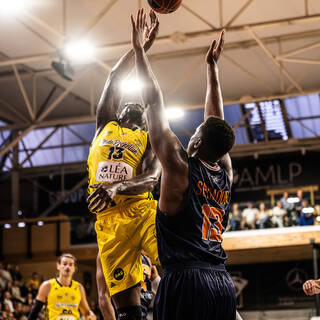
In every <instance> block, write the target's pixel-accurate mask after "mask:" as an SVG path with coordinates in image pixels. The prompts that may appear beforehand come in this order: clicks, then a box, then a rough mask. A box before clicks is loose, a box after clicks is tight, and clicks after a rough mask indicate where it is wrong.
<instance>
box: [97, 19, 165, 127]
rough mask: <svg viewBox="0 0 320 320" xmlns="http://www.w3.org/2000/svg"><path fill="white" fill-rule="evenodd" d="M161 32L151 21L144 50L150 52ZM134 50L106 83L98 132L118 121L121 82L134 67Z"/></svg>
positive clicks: (119, 62)
mask: <svg viewBox="0 0 320 320" xmlns="http://www.w3.org/2000/svg"><path fill="white" fill-rule="evenodd" d="M158 30H159V23H158V22H157V21H154V20H152V19H151V25H150V28H149V27H148V26H147V25H145V29H144V45H143V47H144V49H145V50H146V51H148V50H149V49H150V47H151V46H152V44H153V42H154V40H155V38H156V36H157V34H158ZM133 58H134V50H133V49H131V50H129V51H128V52H127V53H126V54H125V55H123V56H122V57H121V59H120V60H119V61H118V62H117V64H116V65H115V66H114V67H113V68H112V70H111V72H110V74H109V76H108V78H107V81H106V83H105V86H104V89H103V92H102V95H101V98H100V101H99V103H98V107H97V119H96V130H97V133H99V132H100V130H101V129H103V127H104V126H105V125H106V124H107V123H108V122H109V121H112V120H116V113H117V110H118V107H119V105H120V103H121V99H122V93H121V86H120V84H121V81H122V80H123V79H124V78H125V77H127V76H128V75H129V73H130V71H131V70H132V67H133V65H134V59H133Z"/></svg>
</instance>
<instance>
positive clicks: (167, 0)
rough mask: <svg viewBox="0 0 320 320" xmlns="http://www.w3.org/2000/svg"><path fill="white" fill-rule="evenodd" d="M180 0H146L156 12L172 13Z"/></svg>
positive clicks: (179, 3)
mask: <svg viewBox="0 0 320 320" xmlns="http://www.w3.org/2000/svg"><path fill="white" fill-rule="evenodd" d="M181 2H182V0H148V3H149V5H150V6H151V8H152V9H153V10H154V11H156V12H158V13H163V14H167V13H172V12H174V11H176V10H177V9H178V8H179V7H180V5H181Z"/></svg>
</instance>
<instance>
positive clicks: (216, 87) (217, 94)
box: [204, 30, 225, 120]
mask: <svg viewBox="0 0 320 320" xmlns="http://www.w3.org/2000/svg"><path fill="white" fill-rule="evenodd" d="M224 37H225V32H224V30H223V31H222V32H221V34H220V39H219V43H218V45H217V40H213V42H212V43H211V46H210V48H209V51H208V53H207V56H206V63H207V93H206V101H205V106H204V120H206V119H207V118H208V117H210V116H215V117H219V118H221V119H224V113H223V99H222V93H221V88H220V81H219V70H218V65H217V63H218V60H219V57H220V54H221V52H222V50H223V46H224Z"/></svg>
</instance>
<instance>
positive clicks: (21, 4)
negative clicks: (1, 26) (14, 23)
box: [0, 0, 26, 15]
mask: <svg viewBox="0 0 320 320" xmlns="http://www.w3.org/2000/svg"><path fill="white" fill-rule="evenodd" d="M25 4H26V1H25V0H24V1H23V0H0V13H1V15H15V14H19V13H21V12H22V11H23V10H24V9H25Z"/></svg>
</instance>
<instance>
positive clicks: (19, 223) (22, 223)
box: [18, 222, 26, 228]
mask: <svg viewBox="0 0 320 320" xmlns="http://www.w3.org/2000/svg"><path fill="white" fill-rule="evenodd" d="M25 226H26V223H25V222H18V228H24V227H25Z"/></svg>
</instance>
